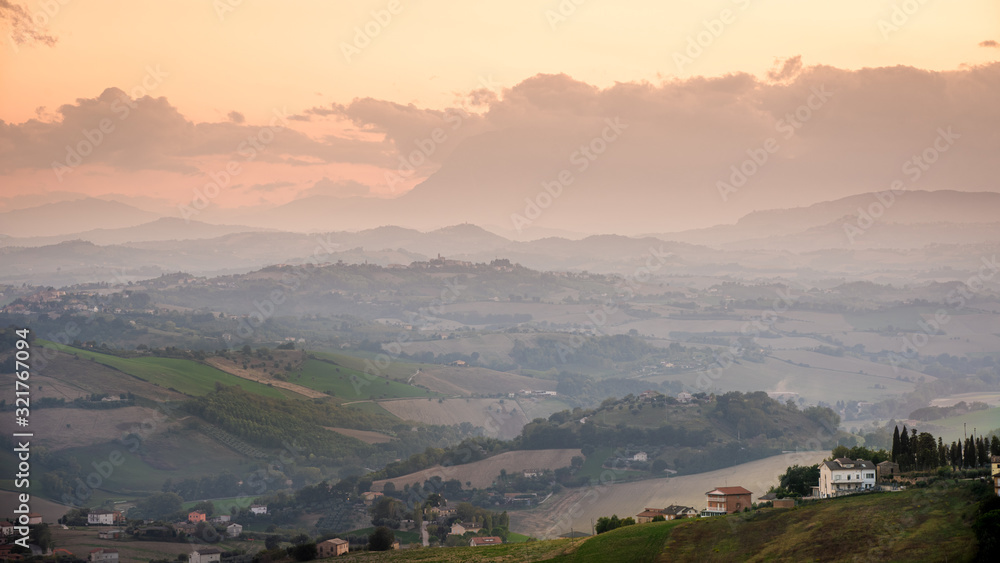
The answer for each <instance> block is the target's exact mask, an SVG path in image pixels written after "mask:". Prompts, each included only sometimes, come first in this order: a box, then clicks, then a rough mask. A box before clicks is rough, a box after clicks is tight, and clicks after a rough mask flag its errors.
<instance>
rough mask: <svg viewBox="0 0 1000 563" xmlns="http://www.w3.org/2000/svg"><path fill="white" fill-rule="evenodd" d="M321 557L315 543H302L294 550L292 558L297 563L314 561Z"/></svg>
mask: <svg viewBox="0 0 1000 563" xmlns="http://www.w3.org/2000/svg"><path fill="white" fill-rule="evenodd" d="M318 555H319V549H318V548H317V547H316V544H315V543H312V542H310V543H302V544H299V545H297V546H295V547H293V548H292V557H294V558H295V560H296V561H312V560H313V559H316V557H317V556H318Z"/></svg>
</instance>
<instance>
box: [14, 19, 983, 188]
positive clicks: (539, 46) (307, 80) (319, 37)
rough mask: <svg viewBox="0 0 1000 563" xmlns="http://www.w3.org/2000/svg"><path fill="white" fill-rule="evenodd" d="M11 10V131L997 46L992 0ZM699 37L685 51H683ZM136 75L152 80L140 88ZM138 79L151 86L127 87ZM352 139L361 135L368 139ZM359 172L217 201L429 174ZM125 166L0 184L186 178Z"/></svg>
mask: <svg viewBox="0 0 1000 563" xmlns="http://www.w3.org/2000/svg"><path fill="white" fill-rule="evenodd" d="M15 4H18V5H20V6H22V7H23V8H24V10H25V11H26V13H27V14H29V15H30V17H31V18H32V19H33V20H34V22H35V23H36V24H41V25H40V26H38V27H37V28H36V31H37V32H39V33H41V34H45V35H48V36H51V37H52V38H54V39H55V40H56V41H55V43H54V44H53V45H46V44H44V42H39V41H34V42H32V41H27V42H22V43H20V44H19V43H18V41H17V39H18V28H17V27H16V26H15V25H12V22H11V20H10V18H9V17H8V18H7V21H5V22H4V23H5V24H6V25H5V26H4V29H3V33H4V35H5V36H6V37H4V38H2V39H3V41H2V42H3V43H4V45H3V46H2V47H0V120H3V121H5V122H7V123H11V124H21V123H24V122H26V121H27V120H29V119H32V118H37V119H39V120H41V121H43V122H47V121H55V120H59V119H60V118H61V117H60V113H59V111H58V110H59V108H60V106H62V105H63V104H73V103H74V102H75V101H76V100H77V99H81V98H83V99H94V98H97V97H98V96H100V95H101V93H102V92H103V91H104V90H105V89H107V88H109V87H116V88H119V89H120V90H122V91H124V92H125V93H126V94H129V95H131V96H132V97H133V98H138V97H141V96H142V95H144V94H148V95H151V96H153V97H161V96H162V97H165V98H166V99H167V101H168V102H169V104H170V105H171V106H173V107H174V108H176V110H177V112H178V113H179V114H180V115H182V116H183V117H184V118H186V119H187V120H189V121H190V122H192V123H226V122H229V121H230V120H231V118H230V117H229V116H230V113H231V112H239V114H241V115H242V116H244V118H245V123H246V124H247V125H254V126H259V125H263V124H265V123H267V121H268V119H269V118H270V116H271V115H272V112H273V110H274V109H275V108H286V109H287V111H289V112H291V113H293V114H294V113H301V112H303V111H305V110H307V109H308V108H313V107H317V106H319V107H329V106H330V105H331V104H350V103H351V101H352V100H355V99H358V98H367V97H370V98H373V99H376V100H385V101H388V102H394V103H398V104H402V105H404V106H405V105H408V104H413V105H414V106H416V107H418V108H423V109H426V108H430V109H443V108H448V107H456V106H460V105H465V106H466V107H469V109H472V110H475V109H476V108H475V107H471V106H469V105H468V99H467V98H466V97H465V96H466V95H467V94H468V93H469V92H470V91H472V90H476V89H480V88H483V87H489V88H492V89H493V90H494V91H495V92H496V93H497V94H498V95H500V96H502V95H503V92H504V89H506V88H511V87H513V86H515V85H517V84H519V83H521V82H522V81H524V80H526V79H528V78H530V77H532V76H535V75H537V74H539V73H552V74H556V73H565V74H568V75H570V76H572V77H573V78H574V79H576V80H578V81H581V82H584V83H588V84H591V85H594V86H597V87H600V88H607V87H610V86H612V85H614V84H615V83H618V82H634V81H649V82H652V83H654V84H659V83H661V82H663V81H670V80H673V79H675V78H689V77H692V76H719V75H723V74H726V73H730V72H749V73H751V74H754V75H756V76H764V75H765V74H766V72H767V71H768V70H769V69H771V68H773V67H774V65H775V64H776V61H780V60H784V59H787V58H790V57H794V56H801V57H802V62H803V63H804V64H805V65H806V66H815V65H830V66H833V67H837V68H841V69H860V68H864V67H884V66H894V65H908V66H913V67H917V68H921V69H929V70H953V69H957V68H962V67H963V65H978V64H984V63H988V62H990V61H994V60H996V59H997V57H998V54H1000V50H998V49H995V48H983V47H982V46H980V45H979V44H980V43H981V42H983V41H987V40H996V39H1000V3H998V2H996V1H993V0H958V1H954V0H953V1H950V2H934V1H930V0H926V1H924V2H920V1H918V0H906V1H903V0H895V1H872V0H843V1H841V2H836V3H830V2H803V1H802V0H716V1H712V2H705V1H703V0H702V1H696V0H680V1H672V2H661V1H646V2H625V3H622V2H608V1H605V0H549V1H541V2H539V1H526V0H508V1H506V2H502V3H500V2H469V1H468V0H441V1H434V2H432V1H407V0H392V1H389V0H376V1H365V2H330V1H323V0H296V1H294V2H288V1H282V2H278V1H264V0H258V1H252V0H244V1H241V0H212V1H209V0H171V1H170V2H162V1H155V0H89V1H87V2H76V1H72V0H45V1H42V0H27V1H21V2H15ZM908 12H909V13H908ZM359 30H360V32H359ZM365 30H367V34H366V31H365ZM359 33H361V34H362V35H360V36H359ZM367 35H373V37H368V36H367ZM698 41H700V42H701V45H700V46H694V47H692V43H693V42H694V43H697V42H698ZM150 69H154V74H156V75H157V76H158V77H159V78H158V79H157V80H154V81H152V82H150V81H149V79H148V76H149V74H150ZM144 80H146V81H147V82H146V85H147V86H150V85H151V86H152V88H145V87H143V81H144ZM289 127H290V129H293V130H295V131H298V132H300V133H303V134H305V135H306V136H308V137H311V138H314V139H319V138H322V137H323V136H325V135H335V136H337V137H340V138H361V137H365V136H366V133H364V132H362V131H359V130H358V127H356V126H355V125H352V124H351V123H350V122H348V121H346V120H344V119H335V118H328V119H323V120H320V121H316V120H314V121H310V122H306V121H301V122H295V123H291V124H289ZM367 138H368V140H373V139H374V140H377V139H379V138H380V134H375V135H371V134H367ZM2 150H4V147H3V146H2V145H0V151H2ZM55 156H57V157H58V156H59V155H55ZM316 158H319V159H320V160H322V157H316ZM387 158H389V159H390V160H391V159H392V157H391V156H387ZM225 161H226V159H225V158H217V159H216V160H214V161H213V160H212V158H205V159H202V160H200V161H197V162H194V164H193V166H194V167H195V168H198V169H199V170H201V171H202V172H203V173H205V172H208V171H209V170H212V169H215V168H217V167H218V166H224V165H225ZM373 162H374V161H373V160H372V159H369V160H368V161H367V163H362V162H360V160H355V161H353V162H326V163H322V162H314V163H313V164H317V166H312V167H308V166H302V164H303V163H302V162H292V163H287V162H286V163H285V164H281V163H270V164H267V163H259V164H256V165H253V166H248V167H247V169H248V170H251V171H252V172H251V173H248V174H246V175H245V176H244V178H243V179H244V180H245V181H247V182H251V183H253V184H255V185H269V184H270V183H276V182H283V181H284V182H288V183H290V184H295V186H294V187H292V186H289V187H287V188H277V189H274V190H263V189H262V190H260V193H259V194H257V195H247V194H239V195H233V194H229V195H228V196H223V197H220V198H218V199H217V200H216V203H218V204H221V205H226V206H233V205H252V204H256V203H260V202H271V203H282V202H284V201H288V200H289V199H291V198H292V197H295V195H296V194H297V193H299V191H300V190H301V188H302V186H307V185H311V184H312V183H313V182H316V181H318V180H319V179H321V178H329V179H331V180H333V181H336V182H360V183H362V184H366V185H369V186H371V187H372V193H374V194H377V195H390V194H393V193H398V192H400V191H403V190H406V189H409V188H410V187H412V185H413V184H415V183H416V182H417V181H419V180H420V179H421V178H423V177H426V174H428V173H429V171H433V164H432V165H429V166H430V167H429V168H426V169H424V170H422V171H421V172H420V173H419V174H417V175H416V176H414V177H412V178H408V179H407V182H405V183H403V184H399V185H397V186H395V187H394V188H392V189H389V188H387V187H386V186H385V185H384V183H385V182H384V181H383V177H384V171H385V168H383V167H380V166H379V165H377V164H373ZM125 168H127V167H124V168H123V167H115V166H105V167H100V166H97V165H85V166H82V167H81V168H80V169H79V170H76V171H74V174H73V175H72V176H73V177H72V179H71V181H69V180H67V179H66V178H69V176H67V177H66V178H64V179H62V180H60V181H57V182H56V181H53V174H52V171H51V170H49V169H48V168H47V167H27V166H26V167H23V168H16V167H15V168H8V169H6V170H3V171H0V174H2V175H3V180H4V181H3V182H2V183H3V185H4V188H3V189H4V192H6V193H5V195H16V194H21V193H32V192H38V191H45V190H50V191H54V190H62V191H66V190H69V191H79V192H81V193H88V194H91V195H97V194H98V193H103V192H114V193H131V192H130V191H129V190H133V189H134V188H133V187H132V186H135V185H136V184H137V183H141V184H143V185H144V186H145V188H144V189H145V191H144V192H143V193H145V194H147V195H155V197H164V198H165V199H170V200H172V201H181V200H184V199H186V198H187V197H189V194H190V193H191V190H192V189H193V188H194V187H197V186H198V185H199V183H201V182H202V179H201V178H197V177H193V176H191V175H190V174H189V175H188V176H187V177H186V178H179V177H178V176H177V175H176V174H167V173H163V172H162V171H155V170H154V171H150V170H148V169H147V170H126V169H125ZM389 169H390V170H391V169H392V167H391V166H390V167H389ZM251 176H252V178H251Z"/></svg>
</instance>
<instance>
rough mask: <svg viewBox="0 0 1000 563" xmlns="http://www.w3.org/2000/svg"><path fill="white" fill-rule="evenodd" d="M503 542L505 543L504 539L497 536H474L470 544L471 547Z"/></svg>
mask: <svg viewBox="0 0 1000 563" xmlns="http://www.w3.org/2000/svg"><path fill="white" fill-rule="evenodd" d="M501 544H503V540H502V539H500V538H498V537H496V536H480V537H475V538H472V540H471V541H469V546H471V547H480V546H484V545H501Z"/></svg>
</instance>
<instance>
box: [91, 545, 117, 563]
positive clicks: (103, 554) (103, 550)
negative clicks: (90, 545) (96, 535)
mask: <svg viewBox="0 0 1000 563" xmlns="http://www.w3.org/2000/svg"><path fill="white" fill-rule="evenodd" d="M89 560H90V561H118V550H117V549H111V548H109V547H98V548H97V549H91V550H90V556H89Z"/></svg>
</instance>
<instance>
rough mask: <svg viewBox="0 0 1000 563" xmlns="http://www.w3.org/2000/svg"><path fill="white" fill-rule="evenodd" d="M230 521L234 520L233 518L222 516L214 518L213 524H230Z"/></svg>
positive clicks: (226, 515)
mask: <svg viewBox="0 0 1000 563" xmlns="http://www.w3.org/2000/svg"><path fill="white" fill-rule="evenodd" d="M230 520H232V517H231V516H229V515H228V514H220V515H218V516H216V517H214V518H212V522H215V523H216V524H225V523H226V522H229V521H230Z"/></svg>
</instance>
